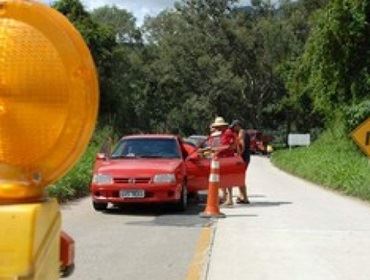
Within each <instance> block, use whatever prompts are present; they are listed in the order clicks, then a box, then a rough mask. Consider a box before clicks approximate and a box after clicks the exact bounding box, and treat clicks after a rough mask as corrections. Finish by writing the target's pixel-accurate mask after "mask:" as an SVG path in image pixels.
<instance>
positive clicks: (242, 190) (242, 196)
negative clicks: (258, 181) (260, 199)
mask: <svg viewBox="0 0 370 280" xmlns="http://www.w3.org/2000/svg"><path fill="white" fill-rule="evenodd" d="M247 171H248V164H247V167H246V168H245V173H244V186H242V187H239V197H238V202H240V203H249V199H248V194H247Z"/></svg>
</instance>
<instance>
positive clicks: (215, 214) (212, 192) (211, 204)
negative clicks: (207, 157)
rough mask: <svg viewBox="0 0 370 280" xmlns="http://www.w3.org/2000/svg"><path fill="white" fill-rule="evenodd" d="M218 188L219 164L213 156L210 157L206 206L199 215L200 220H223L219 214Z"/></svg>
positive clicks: (222, 215) (223, 216) (222, 216)
mask: <svg viewBox="0 0 370 280" xmlns="http://www.w3.org/2000/svg"><path fill="white" fill-rule="evenodd" d="M219 188H220V162H219V161H218V159H217V157H216V155H215V154H213V156H212V161H211V173H210V175H209V184H208V196H207V206H206V209H205V210H204V212H202V213H200V217H202V218H225V214H223V213H221V212H220V207H219V201H218V200H219V199H218V189H219Z"/></svg>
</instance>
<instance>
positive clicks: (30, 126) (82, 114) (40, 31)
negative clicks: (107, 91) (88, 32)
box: [0, 0, 98, 202]
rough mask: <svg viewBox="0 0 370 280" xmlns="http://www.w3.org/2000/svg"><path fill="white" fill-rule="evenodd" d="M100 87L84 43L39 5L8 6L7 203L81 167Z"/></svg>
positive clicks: (2, 172)
mask: <svg viewBox="0 0 370 280" xmlns="http://www.w3.org/2000/svg"><path fill="white" fill-rule="evenodd" d="M97 106H98V82H97V75H96V70H95V66H94V63H93V60H92V57H91V55H90V52H89V50H88V48H87V46H86V45H85V43H84V41H83V39H82V37H81V36H80V34H79V33H78V32H77V30H76V29H75V28H74V27H73V26H72V24H70V23H69V22H68V20H67V19H66V18H65V17H64V16H63V15H61V14H60V13H58V12H57V11H55V10H54V9H52V8H50V7H48V6H46V5H44V4H41V3H39V2H36V1H23V0H5V1H0V202H2V201H8V200H9V201H17V200H24V199H25V198H30V199H33V198H35V197H39V196H41V195H42V193H43V189H44V187H45V186H46V185H48V184H50V183H52V182H54V181H55V180H57V179H58V178H60V177H61V176H62V175H64V174H65V173H66V172H67V171H68V169H69V168H70V167H71V166H72V165H73V164H74V163H75V162H76V161H77V160H78V158H79V157H80V156H81V154H82V153H83V151H84V149H85V148H86V146H87V144H88V141H89V139H90V137H91V134H92V131H93V128H94V126H95V121H96V115H97Z"/></svg>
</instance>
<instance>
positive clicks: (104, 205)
mask: <svg viewBox="0 0 370 280" xmlns="http://www.w3.org/2000/svg"><path fill="white" fill-rule="evenodd" d="M107 206H108V203H99V202H95V201H93V207H94V209H95V210H96V211H104V210H106V209H107Z"/></svg>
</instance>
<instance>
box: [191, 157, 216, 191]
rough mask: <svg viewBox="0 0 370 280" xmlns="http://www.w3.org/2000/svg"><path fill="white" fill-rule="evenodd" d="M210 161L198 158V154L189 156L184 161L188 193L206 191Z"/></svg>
mask: <svg viewBox="0 0 370 280" xmlns="http://www.w3.org/2000/svg"><path fill="white" fill-rule="evenodd" d="M210 165H211V160H210V159H209V158H203V157H200V156H199V155H198V154H196V153H195V154H193V155H190V156H189V157H188V158H187V159H186V160H185V167H186V173H187V183H188V190H189V191H190V192H195V191H200V190H206V189H208V177H209V172H210Z"/></svg>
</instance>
